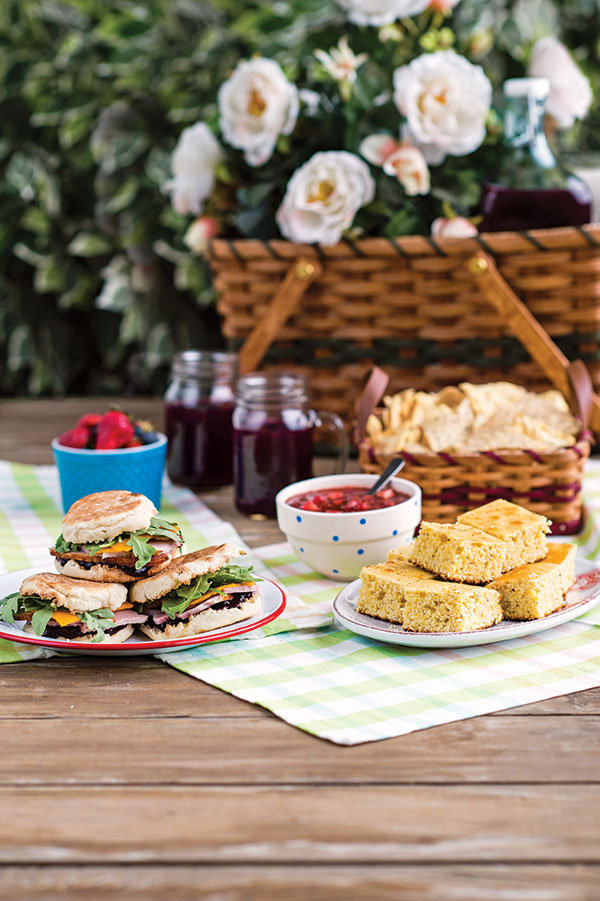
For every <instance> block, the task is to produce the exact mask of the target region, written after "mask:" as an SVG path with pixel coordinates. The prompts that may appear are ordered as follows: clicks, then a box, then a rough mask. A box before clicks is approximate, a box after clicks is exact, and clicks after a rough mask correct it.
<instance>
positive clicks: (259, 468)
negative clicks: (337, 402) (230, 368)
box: [233, 374, 315, 517]
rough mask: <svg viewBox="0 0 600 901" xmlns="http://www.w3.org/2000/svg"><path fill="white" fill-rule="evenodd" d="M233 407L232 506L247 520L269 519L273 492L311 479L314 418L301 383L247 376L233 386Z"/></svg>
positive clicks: (294, 379)
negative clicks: (244, 515)
mask: <svg viewBox="0 0 600 901" xmlns="http://www.w3.org/2000/svg"><path fill="white" fill-rule="evenodd" d="M236 401H237V405H236V409H235V412H234V415H233V426H234V428H233V461H234V486H235V503H236V506H237V508H238V510H240V511H241V512H242V513H246V514H247V515H256V514H260V515H262V516H269V517H273V516H275V495H276V494H277V492H278V491H279V490H280V489H281V488H284V487H285V486H286V485H289V484H290V482H297V481H299V480H300V479H309V478H310V477H311V476H312V458H313V425H314V421H315V414H314V413H313V411H312V410H309V409H308V408H307V397H306V386H305V383H304V379H302V378H301V377H300V376H295V375H289V376H288V375H287V374H284V375H281V376H279V375H278V376H267V375H262V374H251V375H249V376H246V377H245V378H243V379H240V381H239V382H238V388H237V391H236Z"/></svg>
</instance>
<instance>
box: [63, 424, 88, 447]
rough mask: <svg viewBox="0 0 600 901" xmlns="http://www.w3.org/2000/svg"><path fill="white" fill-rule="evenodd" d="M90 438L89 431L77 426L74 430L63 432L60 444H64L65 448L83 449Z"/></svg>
mask: <svg viewBox="0 0 600 901" xmlns="http://www.w3.org/2000/svg"><path fill="white" fill-rule="evenodd" d="M89 436H90V433H89V432H88V430H87V429H85V428H82V427H81V426H76V427H75V428H74V429H69V430H68V431H66V432H63V433H62V435H59V436H58V443H59V444H62V445H63V446H64V447H79V448H81V447H85V446H86V444H87V443H88V438H89Z"/></svg>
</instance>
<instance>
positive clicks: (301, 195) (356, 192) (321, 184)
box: [277, 150, 375, 244]
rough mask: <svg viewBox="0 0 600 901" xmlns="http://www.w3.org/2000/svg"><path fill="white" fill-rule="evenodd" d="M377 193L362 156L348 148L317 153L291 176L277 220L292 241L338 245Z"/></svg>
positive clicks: (284, 234)
mask: <svg viewBox="0 0 600 901" xmlns="http://www.w3.org/2000/svg"><path fill="white" fill-rule="evenodd" d="M374 196H375V182H374V181H373V178H372V177H371V173H370V172H369V167H368V166H367V164H366V163H365V162H363V160H361V159H360V157H358V156H355V155H354V154H353V153H347V152H346V151H345V150H339V151H338V150H329V151H325V152H322V153H315V154H314V156H312V157H311V158H310V159H309V160H308V161H307V162H306V163H304V165H303V166H300V168H299V169H297V170H296V171H295V172H294V174H293V175H292V177H291V178H290V180H289V182H288V184H287V188H286V192H285V196H284V198H283V201H282V204H281V206H280V207H279V209H278V211H277V223H278V225H279V228H280V230H281V234H282V235H283V236H284V237H285V238H287V239H288V240H290V241H297V242H299V243H308V244H313V243H317V242H318V243H320V244H336V243H337V242H338V241H339V240H340V238H341V237H342V233H343V232H344V230H345V229H347V228H349V227H350V226H351V225H352V222H353V221H354V217H355V216H356V213H357V212H358V210H359V209H360V208H361V207H362V206H364V205H365V204H367V203H370V202H371V200H373V197H374Z"/></svg>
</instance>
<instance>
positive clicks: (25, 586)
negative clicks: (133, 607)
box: [21, 573, 127, 613]
mask: <svg viewBox="0 0 600 901" xmlns="http://www.w3.org/2000/svg"><path fill="white" fill-rule="evenodd" d="M21 594H22V595H23V597H28V596H31V595H34V596H36V597H39V598H42V600H44V601H51V602H53V603H55V604H57V605H58V606H60V607H66V608H67V610H71V612H72V613H77V612H85V611H87V610H99V609H105V610H118V608H119V607H120V606H121V605H122V604H124V603H125V601H126V600H127V589H126V588H125V586H124V585H115V584H114V583H110V582H108V583H106V582H94V581H88V580H87V579H70V578H69V577H68V576H64V575H58V574H57V573H35V574H34V575H33V576H28V577H27V578H26V579H25V580H24V581H23V583H22V585H21Z"/></svg>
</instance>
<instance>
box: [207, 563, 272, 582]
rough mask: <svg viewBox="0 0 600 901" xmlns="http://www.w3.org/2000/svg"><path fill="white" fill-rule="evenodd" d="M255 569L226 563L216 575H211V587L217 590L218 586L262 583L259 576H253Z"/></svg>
mask: <svg viewBox="0 0 600 901" xmlns="http://www.w3.org/2000/svg"><path fill="white" fill-rule="evenodd" d="M253 569H254V567H253V566H236V565H235V564H233V563H226V564H225V566H222V567H221V569H218V570H217V572H216V573H209V576H210V577H211V587H212V588H216V587H217V585H226V584H227V583H229V582H260V581H261V580H260V579H259V578H258V576H255V575H253V573H252V570H253Z"/></svg>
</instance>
